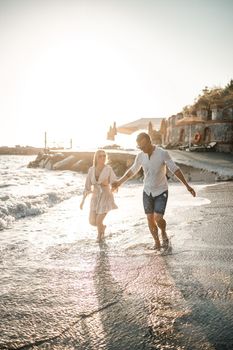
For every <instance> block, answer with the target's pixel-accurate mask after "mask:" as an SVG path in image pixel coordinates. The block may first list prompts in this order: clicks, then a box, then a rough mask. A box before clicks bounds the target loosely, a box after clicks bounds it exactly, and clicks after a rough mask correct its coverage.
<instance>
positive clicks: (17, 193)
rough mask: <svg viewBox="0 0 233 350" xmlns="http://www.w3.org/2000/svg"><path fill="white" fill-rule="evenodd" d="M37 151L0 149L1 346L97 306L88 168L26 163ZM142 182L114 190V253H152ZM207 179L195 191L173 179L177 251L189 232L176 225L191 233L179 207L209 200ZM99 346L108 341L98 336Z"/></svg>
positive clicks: (109, 239) (171, 222) (58, 328)
mask: <svg viewBox="0 0 233 350" xmlns="http://www.w3.org/2000/svg"><path fill="white" fill-rule="evenodd" d="M35 157H36V156H16V155H1V156H0V264H1V274H0V285H1V289H0V312H1V319H0V331H1V336H0V349H10V348H18V347H19V348H20V347H22V346H25V349H26V348H30V346H29V345H30V344H34V345H35V342H40V341H41V339H50V338H51V337H52V338H53V337H56V336H57V334H58V333H59V332H60V333H61V332H62V331H64V329H66V327H67V325H69V324H72V323H73V322H75V320H76V318H77V315H81V314H83V313H88V312H89V313H90V312H93V310H95V309H96V308H98V307H97V305H96V291H95V288H94V285H93V271H94V270H93V269H94V266H95V262H96V257H97V256H98V254H99V252H100V246H99V244H98V243H97V242H96V238H97V233H96V229H95V228H94V227H92V226H90V225H89V223H88V212H89V200H90V199H89V198H87V200H86V202H85V205H84V209H83V210H80V208H79V205H80V201H81V195H82V191H83V188H84V182H85V177H86V175H85V174H81V173H77V172H72V171H51V170H47V169H41V168H36V169H33V168H28V167H27V165H28V164H29V162H30V161H32V160H34V159H35ZM142 186H143V183H142V181H141V180H135V179H134V180H130V181H128V182H127V183H125V184H123V185H122V186H121V187H120V189H119V191H118V192H117V193H116V194H115V201H116V204H117V206H118V209H116V210H113V211H111V212H110V213H109V214H108V215H107V217H106V221H105V223H106V225H107V228H106V237H105V244H106V245H107V247H108V252H109V255H110V256H111V257H112V259H114V257H115V258H117V259H122V260H124V261H127V257H128V258H130V257H131V258H132V256H135V257H139V258H140V257H145V256H149V255H151V254H154V250H153V240H152V237H151V235H150V233H149V231H148V228H147V222H146V218H145V215H144V212H143V207H142ZM204 186H206V185H205V184H201V183H199V184H198V183H196V184H194V187H195V189H196V191H197V197H196V198H193V197H192V196H190V194H189V193H188V192H187V191H186V189H185V187H184V186H182V185H181V184H180V183H178V182H177V183H174V182H173V183H170V184H169V199H168V205H167V212H166V218H167V222H168V226H167V232H168V236H169V238H170V240H171V241H172V242H173V245H174V247H175V250H176V251H177V252H178V251H179V249H182V240H183V239H185V237H183V236H182V234H179V235H178V234H177V235H176V234H175V232H179V229H180V233H181V232H186V235H188V233H187V230H184V228H187V227H188V222H182V221H180V219H178V217H177V215H176V212H177V210H182V208H183V209H185V210H187V209H190V210H192V208H193V207H194V206H200V205H206V204H209V202H210V201H209V200H208V199H207V198H203V197H202V196H200V195H199V192H200V190H201V189H202V188H203V187H204ZM108 273H109V272H108ZM103 288H104V287H103ZM101 292H102V289H101ZM96 331H97V330H96ZM60 333H59V334H60ZM80 337H81V335H80ZM80 339H81V338H80ZM80 344H81V343H80ZM83 344H84V343H83ZM26 346H29V347H26ZM93 346H94V345H93ZM95 346H97V347H95V348H103V349H104V348H105V347H104V346H102V347H101V346H100V344H98V341H97V340H96V344H95ZM23 348H24V347H23ZM47 348H50V347H47ZM54 348H56V347H54ZM58 348H59V347H58ZM61 348H65V347H61ZM66 348H67V349H68V348H73V347H72V346H70V347H66ZM82 348H83V349H88V348H92V347H91V346H90V347H88V346H85V345H83V347H81V346H80V349H82ZM93 348H94V347H93Z"/></svg>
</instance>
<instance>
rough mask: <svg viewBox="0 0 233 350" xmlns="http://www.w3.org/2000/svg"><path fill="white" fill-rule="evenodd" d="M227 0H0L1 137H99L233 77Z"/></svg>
mask: <svg viewBox="0 0 233 350" xmlns="http://www.w3.org/2000/svg"><path fill="white" fill-rule="evenodd" d="M232 37H233V1H231V0H56V1H55V0H54V1H53V0H35V1H34V0H27V1H26V0H0V146H1V145H2V146H3V145H8V146H11V145H15V144H20V145H31V146H39V147H40V146H41V147H43V144H44V133H45V131H46V132H47V139H48V145H49V146H50V147H52V146H55V145H57V144H61V143H63V144H64V145H65V146H66V145H68V144H69V142H70V141H69V140H70V139H71V138H72V140H73V145H74V146H76V145H77V146H79V145H83V146H84V145H87V144H88V142H90V140H92V143H93V144H96V146H98V142H100V141H99V140H100V139H101V138H104V137H105V135H106V133H107V131H108V129H109V126H110V125H113V122H114V121H115V122H116V124H117V125H118V126H120V125H122V124H124V123H128V122H131V121H134V120H136V119H139V118H143V117H146V118H150V117H151V118H156V117H158V118H161V117H162V118H168V117H169V116H171V115H172V114H176V113H178V112H180V111H181V110H182V109H183V107H184V106H186V105H190V104H192V103H193V102H194V99H195V98H196V97H197V96H198V95H199V94H200V93H201V91H202V89H204V87H205V86H208V87H214V86H221V87H224V86H225V85H226V84H227V83H228V82H229V81H230V79H232V78H233V45H232Z"/></svg>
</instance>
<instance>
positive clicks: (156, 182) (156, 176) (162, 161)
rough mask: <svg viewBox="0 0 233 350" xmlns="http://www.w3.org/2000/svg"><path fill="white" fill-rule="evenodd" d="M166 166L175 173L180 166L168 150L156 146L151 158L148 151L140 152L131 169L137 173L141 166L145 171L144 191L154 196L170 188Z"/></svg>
mask: <svg viewBox="0 0 233 350" xmlns="http://www.w3.org/2000/svg"><path fill="white" fill-rule="evenodd" d="M166 166H167V167H168V169H169V170H170V171H171V172H172V173H174V172H175V171H176V170H178V169H179V167H178V166H177V165H176V164H175V163H174V161H173V160H172V159H171V157H170V155H169V153H168V151H166V150H164V149H162V148H160V147H157V146H156V147H155V149H154V151H153V153H152V154H151V156H150V158H149V156H148V154H147V153H144V152H140V153H139V154H138V155H137V156H136V158H135V161H134V164H133V165H132V166H131V168H130V170H131V171H132V172H133V174H136V173H137V172H138V171H139V170H140V169H141V167H142V168H143V171H144V189H143V190H144V191H145V192H146V194H147V195H148V196H149V195H150V194H152V196H153V197H155V196H158V195H160V194H161V193H163V192H164V191H166V190H167V189H168V184H167V178H166Z"/></svg>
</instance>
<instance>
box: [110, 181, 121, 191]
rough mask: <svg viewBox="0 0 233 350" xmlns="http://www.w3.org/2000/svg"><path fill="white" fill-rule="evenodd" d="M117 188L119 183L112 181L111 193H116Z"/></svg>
mask: <svg viewBox="0 0 233 350" xmlns="http://www.w3.org/2000/svg"><path fill="white" fill-rule="evenodd" d="M119 186H120V183H119V181H114V182H113V183H112V192H117V191H118V187H119Z"/></svg>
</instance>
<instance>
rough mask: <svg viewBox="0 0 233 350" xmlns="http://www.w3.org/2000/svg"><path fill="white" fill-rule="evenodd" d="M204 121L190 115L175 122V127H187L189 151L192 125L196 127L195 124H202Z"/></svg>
mask: <svg viewBox="0 0 233 350" xmlns="http://www.w3.org/2000/svg"><path fill="white" fill-rule="evenodd" d="M204 123H205V121H204V120H203V119H201V118H200V117H196V116H193V115H191V116H190V117H183V118H182V119H179V120H177V121H176V123H175V125H176V126H189V149H190V147H191V138H192V134H191V127H192V125H197V124H204Z"/></svg>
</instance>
